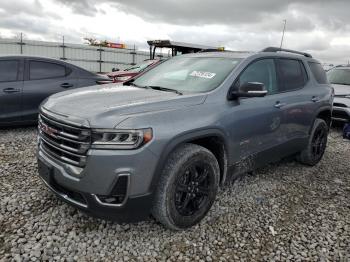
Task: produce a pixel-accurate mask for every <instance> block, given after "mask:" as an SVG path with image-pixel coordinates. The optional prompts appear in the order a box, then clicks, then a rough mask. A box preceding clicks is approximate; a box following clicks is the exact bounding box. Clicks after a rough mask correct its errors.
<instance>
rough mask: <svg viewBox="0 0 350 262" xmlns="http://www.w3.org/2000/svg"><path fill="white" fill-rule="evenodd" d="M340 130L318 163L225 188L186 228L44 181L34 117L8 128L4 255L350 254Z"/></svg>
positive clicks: (345, 146)
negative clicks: (61, 194)
mask: <svg viewBox="0 0 350 262" xmlns="http://www.w3.org/2000/svg"><path fill="white" fill-rule="evenodd" d="M339 135H340V132H339V130H338V131H336V130H335V131H334V130H333V132H332V134H331V136H330V138H329V146H328V149H327V152H326V154H325V156H324V159H323V160H322V162H321V163H319V164H318V165H317V166H316V167H314V168H310V167H305V166H302V165H300V164H298V163H296V162H294V161H284V162H283V163H279V164H276V165H270V166H268V167H266V168H263V169H261V170H258V171H256V172H255V173H254V174H252V175H246V176H244V177H242V178H240V179H238V180H236V181H235V182H232V183H228V185H227V186H225V187H224V188H222V189H221V192H220V193H219V195H218V198H217V201H216V203H215V204H214V206H213V208H212V209H211V211H210V212H209V214H208V216H207V217H206V218H205V219H204V221H202V222H201V223H200V224H199V225H197V226H195V227H194V228H192V229H190V230H187V231H184V232H172V231H169V230H166V229H164V228H163V227H162V226H161V225H159V224H157V223H156V222H155V221H153V220H150V221H146V222H141V223H138V224H123V225H118V224H116V223H113V222H108V221H104V220H99V219H95V218H90V217H88V216H86V215H84V214H83V213H81V212H79V211H77V210H76V209H74V208H72V207H70V206H68V205H67V204H64V203H63V202H61V201H59V200H57V199H56V197H55V196H53V195H52V194H51V193H50V192H49V191H48V190H47V189H46V188H45V187H44V186H43V184H42V183H41V181H39V179H38V177H37V168H36V161H35V147H36V130H35V128H34V127H30V128H18V129H10V130H0V211H1V212H0V261H10V260H17V261H21V260H24V261H28V260H32V261H35V260H62V261H63V260H67V261H73V260H79V261H86V260H87V261H91V260H102V259H103V260H119V261H122V260H124V261H127V260H131V261H133V260H138V261H158V260H171V261H180V260H185V261H186V260H187V261H194V260H202V261H220V260H221V261H232V260H245V261H252V260H260V261H261V260H292V261H305V260H312V261H315V260H318V261H327V260H330V261H349V260H350V201H349V198H350V197H349V196H350V175H349V173H350V171H349V170H350V142H349V141H343V140H342V139H341V138H339Z"/></svg>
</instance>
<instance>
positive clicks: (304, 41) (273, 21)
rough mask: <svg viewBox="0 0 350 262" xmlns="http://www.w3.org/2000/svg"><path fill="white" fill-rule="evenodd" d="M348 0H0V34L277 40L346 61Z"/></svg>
mask: <svg viewBox="0 0 350 262" xmlns="http://www.w3.org/2000/svg"><path fill="white" fill-rule="evenodd" d="M349 10H350V1H349V0H333V1H332V0H307V1H306V0H295V1H292V0H289V1H288V0H244V1H242V0H214V1H209V0H182V1H180V0H152V1H147V0H0V37H1V38H7V37H11V38H13V37H18V36H19V34H20V33H21V32H22V33H23V36H24V38H25V39H31V40H45V41H61V39H62V36H64V37H65V41H66V42H69V43H84V37H92V38H96V39H99V40H108V41H111V42H121V43H126V44H127V45H129V46H133V45H134V44H135V45H136V47H137V48H138V49H147V43H146V41H147V40H151V39H171V40H174V41H179V42H188V43H196V44H203V45H210V46H224V47H225V48H226V49H229V50H240V51H258V50H261V49H263V48H265V47H267V46H279V45H280V42H281V36H282V29H283V20H284V19H286V20H287V24H286V34H285V37H284V42H283V47H284V48H289V49H296V50H299V51H305V52H310V53H311V54H312V55H313V56H314V57H316V58H318V59H319V60H321V61H322V62H324V63H347V62H348V61H349V60H350V15H349Z"/></svg>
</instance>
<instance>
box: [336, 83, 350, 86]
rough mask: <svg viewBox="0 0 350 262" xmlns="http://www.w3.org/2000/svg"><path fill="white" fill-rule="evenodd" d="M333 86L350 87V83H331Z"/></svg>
mask: <svg viewBox="0 0 350 262" xmlns="http://www.w3.org/2000/svg"><path fill="white" fill-rule="evenodd" d="M332 84H333V85H344V86H350V83H332Z"/></svg>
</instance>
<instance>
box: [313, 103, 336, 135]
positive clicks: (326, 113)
mask: <svg viewBox="0 0 350 262" xmlns="http://www.w3.org/2000/svg"><path fill="white" fill-rule="evenodd" d="M316 118H320V119H323V120H324V121H325V122H326V124H327V126H328V128H330V127H331V124H332V108H331V107H322V108H320V109H319V110H318V111H317V113H316V115H315V118H314V120H313V121H312V126H311V127H310V130H309V134H311V131H312V128H313V126H314V123H315V120H316Z"/></svg>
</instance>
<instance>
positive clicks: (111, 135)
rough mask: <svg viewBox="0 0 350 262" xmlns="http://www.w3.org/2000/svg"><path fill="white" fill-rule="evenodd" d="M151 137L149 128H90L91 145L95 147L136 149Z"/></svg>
mask: <svg viewBox="0 0 350 262" xmlns="http://www.w3.org/2000/svg"><path fill="white" fill-rule="evenodd" d="M152 138H153V133H152V129H151V128H145V129H133V130H123V129H120V130H118V129H100V130H99V129H95V130H92V145H91V148H95V149H136V148H139V147H141V146H143V145H144V144H147V143H148V142H149V141H151V140H152Z"/></svg>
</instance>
